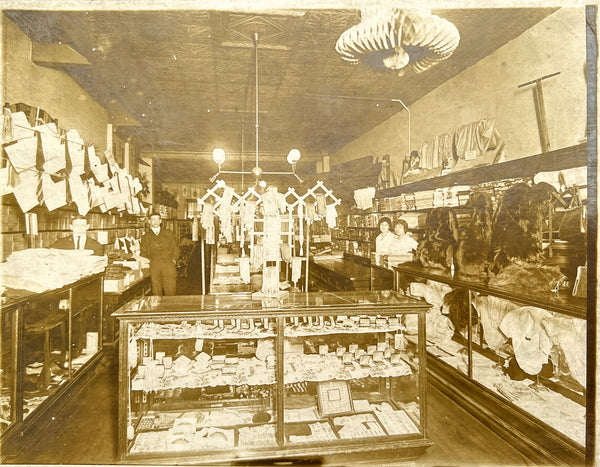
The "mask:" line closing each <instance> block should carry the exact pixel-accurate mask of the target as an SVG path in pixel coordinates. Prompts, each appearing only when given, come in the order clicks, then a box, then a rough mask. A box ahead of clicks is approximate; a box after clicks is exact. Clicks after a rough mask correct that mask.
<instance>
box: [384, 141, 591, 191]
mask: <svg viewBox="0 0 600 467" xmlns="http://www.w3.org/2000/svg"><path fill="white" fill-rule="evenodd" d="M587 161H588V146H587V143H582V144H578V145H575V146H569V147H566V148H561V149H556V150H554V151H549V152H545V153H541V154H536V155H534V156H529V157H522V158H519V159H515V160H510V161H506V162H500V163H498V164H491V165H486V166H480V167H473V168H471V169H466V170H462V171H460V172H455V173H449V174H447V175H442V176H439V177H434V178H429V179H423V180H419V181H415V182H412V183H406V184H404V185H400V186H397V187H392V188H387V189H385V190H379V191H378V192H377V193H376V194H375V197H376V198H393V197H395V196H400V195H401V194H404V193H416V192H419V191H426V190H434V189H436V188H445V187H451V186H454V185H476V184H479V183H485V182H491V181H496V180H505V179H510V178H524V177H533V176H534V175H535V174H537V173H539V172H544V171H555V170H564V169H568V168H571V167H581V166H587Z"/></svg>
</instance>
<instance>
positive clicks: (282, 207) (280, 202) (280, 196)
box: [277, 193, 288, 214]
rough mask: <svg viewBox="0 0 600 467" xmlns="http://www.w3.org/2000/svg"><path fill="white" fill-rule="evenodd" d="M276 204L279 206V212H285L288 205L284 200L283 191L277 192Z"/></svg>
mask: <svg viewBox="0 0 600 467" xmlns="http://www.w3.org/2000/svg"><path fill="white" fill-rule="evenodd" d="M277 206H278V207H279V212H280V213H281V214H285V212H286V211H287V207H288V205H287V202H286V201H285V195H284V194H283V193H277Z"/></svg>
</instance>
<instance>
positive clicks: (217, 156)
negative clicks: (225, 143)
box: [212, 148, 225, 165]
mask: <svg viewBox="0 0 600 467" xmlns="http://www.w3.org/2000/svg"><path fill="white" fill-rule="evenodd" d="M212 156H213V161H215V162H216V163H217V164H219V165H221V164H222V163H223V162H225V151H224V150H223V149H221V148H215V149H214V150H213V153H212Z"/></svg>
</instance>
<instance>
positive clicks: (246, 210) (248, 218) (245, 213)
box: [241, 199, 256, 232]
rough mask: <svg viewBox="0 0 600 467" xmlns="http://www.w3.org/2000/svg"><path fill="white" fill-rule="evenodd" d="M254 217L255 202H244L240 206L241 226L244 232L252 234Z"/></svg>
mask: <svg viewBox="0 0 600 467" xmlns="http://www.w3.org/2000/svg"><path fill="white" fill-rule="evenodd" d="M255 216H256V201H251V200H248V199H246V200H244V204H243V205H242V215H241V225H242V229H243V230H244V231H246V232H254V218H255Z"/></svg>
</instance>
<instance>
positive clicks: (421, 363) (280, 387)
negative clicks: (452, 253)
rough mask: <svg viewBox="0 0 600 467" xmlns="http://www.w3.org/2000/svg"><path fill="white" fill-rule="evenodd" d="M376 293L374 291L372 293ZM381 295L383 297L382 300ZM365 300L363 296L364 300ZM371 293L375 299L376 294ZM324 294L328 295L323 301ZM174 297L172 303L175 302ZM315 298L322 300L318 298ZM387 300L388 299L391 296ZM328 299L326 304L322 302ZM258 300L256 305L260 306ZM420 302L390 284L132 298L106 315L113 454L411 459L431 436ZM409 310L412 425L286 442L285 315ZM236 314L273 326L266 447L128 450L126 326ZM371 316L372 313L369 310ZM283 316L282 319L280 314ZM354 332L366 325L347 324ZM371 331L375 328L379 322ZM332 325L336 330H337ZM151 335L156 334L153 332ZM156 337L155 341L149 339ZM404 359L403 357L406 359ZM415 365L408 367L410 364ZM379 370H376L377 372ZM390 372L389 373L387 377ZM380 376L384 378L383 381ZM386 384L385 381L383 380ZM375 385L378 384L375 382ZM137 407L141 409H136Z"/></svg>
mask: <svg viewBox="0 0 600 467" xmlns="http://www.w3.org/2000/svg"><path fill="white" fill-rule="evenodd" d="M377 297H380V298H379V299H377ZM381 297H388V298H390V297H391V298H390V300H391V301H388V302H387V303H386V301H385V299H383V300H382V299H381ZM235 300H238V303H240V304H245V305H247V304H248V303H253V304H254V305H252V306H250V307H248V306H240V307H239V308H237V309H235V308H236V307H235V306H233V307H230V306H227V305H231V304H232V303H234V304H235ZM368 300H371V303H369V302H368ZM378 300H379V303H377V301H378ZM328 301H329V302H328ZM178 302H179V303H180V305H177V303H178ZM323 302H325V303H326V305H325V306H323V305H320V304H322V303H323ZM392 302H395V303H393V304H392ZM330 303H333V304H330ZM263 307H264V308H263ZM426 309H427V305H426V304H425V303H424V302H423V301H421V300H415V299H412V298H409V297H404V296H402V295H400V294H397V293H395V292H365V293H355V292H347V293H344V292H341V293H339V294H331V293H328V292H324V293H308V294H307V293H293V294H290V295H289V296H288V298H286V299H284V300H283V301H281V302H280V301H278V300H274V301H271V303H270V305H264V302H263V304H262V305H261V301H260V300H258V301H256V300H255V301H251V300H250V294H231V295H219V296H214V295H205V296H186V297H183V296H180V297H162V299H161V303H160V304H159V305H158V306H156V305H155V306H154V307H152V306H151V305H150V302H149V300H148V299H147V298H141V299H138V300H134V301H132V302H130V303H129V304H127V305H125V306H123V307H122V308H120V309H119V310H118V311H117V312H116V313H115V314H114V316H116V317H117V318H118V319H119V322H120V333H119V334H120V343H119V423H118V430H119V433H118V456H119V461H121V462H128V463H139V464H148V463H160V464H168V463H195V464H199V463H201V464H214V463H216V462H226V461H231V460H234V459H235V460H236V461H246V460H259V459H260V460H264V459H279V460H281V459H287V460H293V459H294V458H303V459H306V458H310V457H314V458H322V457H323V456H325V455H334V454H350V453H356V452H369V451H378V450H395V451H396V452H397V453H398V457H399V458H406V459H411V458H415V457H416V456H417V455H418V454H420V453H422V451H423V450H424V449H425V448H427V447H428V446H430V445H431V444H432V442H431V441H430V440H429V439H428V438H427V395H426V388H427V371H426V357H425V322H424V317H425V311H426ZM407 314H413V315H416V316H417V317H418V318H417V319H418V326H417V339H418V340H417V345H416V347H415V353H416V356H417V357H418V362H417V363H415V365H416V366H415V367H414V368H413V374H414V373H415V372H417V373H418V375H417V376H416V377H415V384H416V387H418V396H416V397H417V399H416V400H418V403H419V426H420V429H421V431H420V433H407V434H404V435H395V436H390V435H388V436H385V437H377V438H360V439H339V440H337V441H327V442H326V441H320V442H314V443H313V442H305V443H289V442H288V441H286V440H285V428H284V426H285V425H287V424H288V423H289V422H285V421H284V404H285V402H284V394H285V383H284V377H283V375H284V358H285V357H281V356H284V355H285V353H284V336H285V335H286V334H285V329H286V322H288V323H289V322H292V320H293V319H294V317H307V319H309V320H313V319H316V320H319V317H322V318H323V317H326V316H338V315H343V316H355V315H356V316H357V315H361V316H363V315H364V316H370V317H377V316H379V317H396V316H401V315H407ZM240 317H241V318H243V319H244V320H248V319H253V320H257V322H260V321H261V320H263V319H269V320H274V322H275V323H276V326H275V344H274V346H275V355H277V356H278V357H277V358H276V362H275V383H274V387H275V390H274V396H275V397H274V401H273V404H274V414H275V415H274V418H275V420H274V422H275V426H276V431H275V433H276V442H277V445H276V446H275V445H274V446H268V447H256V446H251V447H248V446H246V447H236V448H235V449H233V450H232V449H226V450H215V449H213V450H196V451H189V450H188V451H184V452H181V453H179V452H173V451H169V452H164V453H156V452H152V453H143V454H141V453H134V454H132V453H129V449H130V447H129V440H128V436H127V426H128V404H129V398H130V387H129V380H130V378H131V375H132V374H135V371H136V369H135V368H133V369H132V370H131V372H130V370H129V366H128V365H129V363H128V359H129V355H128V343H129V342H128V336H129V335H130V334H129V331H130V327H132V326H138V325H141V324H143V323H158V322H160V323H182V322H184V321H185V322H187V323H194V322H197V321H199V320H217V321H218V320H224V321H225V322H227V321H228V320H235V319H239V318H240ZM373 319H374V318H373ZM286 320H287V321H286ZM354 332H365V333H366V332H367V331H365V330H362V331H354ZM370 332H372V333H383V332H384V331H383V330H382V329H379V330H375V328H373V329H372V330H371V331H370ZM337 333H339V331H337ZM153 339H154V341H155V342H156V338H153ZM155 345H156V344H155ZM409 366H410V365H409ZM415 370H416V371H415ZM382 378H383V379H385V378H387V377H385V376H384V377H380V378H379V380H381V379H382ZM392 378H393V377H392ZM386 381H387V383H386ZM378 384H379V387H380V389H381V390H382V391H390V390H391V389H390V385H389V380H388V379H385V381H383V382H382V381H379V383H378ZM386 384H387V386H386ZM382 385H383V386H382ZM141 415H143V414H141Z"/></svg>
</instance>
